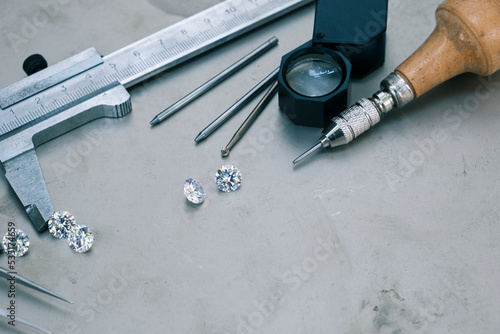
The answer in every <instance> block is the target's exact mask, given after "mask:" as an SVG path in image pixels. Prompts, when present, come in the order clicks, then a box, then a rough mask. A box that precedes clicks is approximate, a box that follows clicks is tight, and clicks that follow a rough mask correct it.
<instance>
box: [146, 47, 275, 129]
mask: <svg viewBox="0 0 500 334" xmlns="http://www.w3.org/2000/svg"><path fill="white" fill-rule="evenodd" d="M276 45H278V39H277V38H276V37H272V38H271V39H270V40H268V41H266V42H265V43H264V44H262V45H261V46H259V47H258V48H256V49H255V50H253V51H252V52H250V53H249V54H247V55H246V56H244V57H243V58H241V59H240V60H238V61H237V62H236V63H234V64H233V65H231V66H229V67H228V68H226V69H225V70H224V71H222V72H220V73H219V74H217V75H216V76H215V77H213V78H212V79H210V80H208V81H207V82H205V83H204V84H203V85H201V86H200V87H198V88H196V89H195V90H193V91H192V92H191V93H189V94H188V95H186V96H184V97H183V98H182V99H180V100H179V101H177V102H175V103H174V104H172V105H171V106H170V107H168V108H167V109H165V110H163V111H162V112H160V113H159V114H158V115H156V116H155V118H153V119H152V120H151V122H150V124H151V125H156V124H159V123H160V122H162V121H164V120H165V119H166V118H167V117H169V116H171V115H173V114H174V113H176V112H177V111H179V110H180V109H182V108H183V107H184V106H186V105H187V104H189V103H190V102H192V101H194V100H195V99H196V98H198V97H200V96H201V95H203V94H205V93H206V92H207V91H209V90H210V89H212V88H213V87H215V86H217V85H218V84H219V83H221V82H222V81H224V80H225V79H227V78H229V77H230V76H231V75H232V74H233V73H235V72H237V71H238V70H240V69H241V68H242V67H244V66H245V65H247V64H249V63H250V62H252V61H253V60H255V59H256V58H257V57H259V56H261V55H262V54H263V53H264V52H266V51H268V50H269V49H271V48H272V47H274V46H276Z"/></svg>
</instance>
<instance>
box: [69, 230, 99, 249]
mask: <svg viewBox="0 0 500 334" xmlns="http://www.w3.org/2000/svg"><path fill="white" fill-rule="evenodd" d="M68 243H69V247H71V249H73V250H74V251H75V252H77V253H85V252H87V251H88V250H89V249H90V248H91V247H92V244H93V243H94V235H93V234H92V230H91V229H90V228H89V227H87V226H85V225H75V226H73V228H71V230H70V231H69V234H68Z"/></svg>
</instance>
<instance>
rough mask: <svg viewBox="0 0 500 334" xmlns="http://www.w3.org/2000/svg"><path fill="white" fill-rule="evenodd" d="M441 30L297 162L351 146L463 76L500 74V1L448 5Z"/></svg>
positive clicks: (440, 15)
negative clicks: (395, 112) (383, 120)
mask: <svg viewBox="0 0 500 334" xmlns="http://www.w3.org/2000/svg"><path fill="white" fill-rule="evenodd" d="M436 21H437V24H436V28H435V30H434V32H433V33H432V34H431V35H430V36H429V38H428V39H427V40H426V41H425V42H424V44H422V46H421V47H420V48H419V49H418V50H417V51H415V53H413V54H412V55H411V56H410V57H409V58H408V59H407V60H406V61H405V62H403V63H402V64H401V65H399V66H398V68H396V69H395V71H394V72H393V73H391V74H389V75H388V76H387V77H386V78H385V79H384V80H383V81H382V83H381V85H380V90H379V91H377V92H376V93H375V94H374V95H373V96H372V97H371V98H367V99H366V98H363V99H361V100H359V101H358V102H356V103H355V104H354V105H353V106H351V107H350V108H348V109H347V110H345V111H343V112H342V113H340V115H339V116H336V117H334V118H333V119H332V120H331V123H330V125H329V126H327V127H326V128H325V130H324V131H323V134H324V135H323V136H322V137H321V138H320V139H319V143H317V144H316V145H314V146H313V147H312V148H311V149H309V150H308V151H306V152H305V153H304V154H302V155H301V156H299V157H298V158H297V159H295V160H294V161H293V163H294V164H295V163H297V162H299V161H301V160H303V159H305V158H306V157H308V156H310V155H311V154H312V153H313V152H315V151H317V150H319V149H321V148H327V147H335V146H339V145H344V144H348V143H349V142H351V141H352V140H354V139H355V138H357V137H358V136H359V135H361V134H362V133H363V132H365V131H366V130H368V129H369V128H371V127H372V126H374V125H375V124H377V123H378V122H379V121H380V117H381V116H382V114H385V113H387V112H389V111H391V110H392V109H393V108H401V107H403V106H405V105H406V104H408V103H409V102H411V101H413V100H414V99H416V98H418V97H420V96H421V95H423V94H424V93H426V92H427V91H429V90H431V89H432V88H434V87H436V86H437V85H439V84H441V83H443V82H445V81H447V80H448V79H451V78H453V77H455V76H457V75H459V74H462V73H466V72H471V73H474V74H477V75H481V76H487V75H491V74H493V73H495V72H496V71H498V70H499V69H500V1H498V0H446V1H444V2H443V3H442V4H441V5H440V6H439V7H438V9H437V11H436Z"/></svg>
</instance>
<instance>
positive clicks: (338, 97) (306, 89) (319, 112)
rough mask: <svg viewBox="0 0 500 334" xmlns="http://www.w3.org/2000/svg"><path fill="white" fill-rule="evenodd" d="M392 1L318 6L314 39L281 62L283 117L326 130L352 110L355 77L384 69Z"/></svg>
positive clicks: (329, 0) (320, 0)
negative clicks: (348, 107)
mask: <svg viewBox="0 0 500 334" xmlns="http://www.w3.org/2000/svg"><path fill="white" fill-rule="evenodd" d="M387 2H388V0H351V1H345V0H317V1H316V14H315V20H314V32H313V39H312V40H311V41H309V42H307V43H305V44H303V45H301V46H300V47H298V48H297V49H295V50H293V51H291V52H290V53H288V54H286V55H284V56H283V58H282V59H281V67H280V72H279V75H278V84H279V85H278V93H279V105H280V109H281V111H282V112H283V113H284V114H285V115H286V116H287V117H288V118H289V119H290V120H291V121H292V122H293V123H294V124H297V125H304V126H312V127H325V126H326V125H327V124H328V123H329V121H330V119H332V118H333V117H334V116H337V115H338V114H339V113H340V112H341V111H343V110H344V109H346V108H347V106H348V102H349V85H350V80H351V76H352V77H356V78H362V77H364V76H366V75H368V74H369V73H371V72H372V71H373V70H375V69H377V68H378V67H380V66H381V65H382V64H383V63H384V59H385V31H386V28H387Z"/></svg>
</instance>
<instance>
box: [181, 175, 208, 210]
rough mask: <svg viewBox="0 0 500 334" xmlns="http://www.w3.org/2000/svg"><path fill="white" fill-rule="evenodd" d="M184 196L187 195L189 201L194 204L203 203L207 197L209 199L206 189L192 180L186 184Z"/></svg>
mask: <svg viewBox="0 0 500 334" xmlns="http://www.w3.org/2000/svg"><path fill="white" fill-rule="evenodd" d="M184 195H186V198H187V199H188V201H190V202H191V203H194V204H201V203H203V201H204V200H205V197H207V194H206V193H205V189H203V186H202V185H201V183H200V182H198V181H197V180H195V179H191V178H189V179H187V180H186V182H184Z"/></svg>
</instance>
